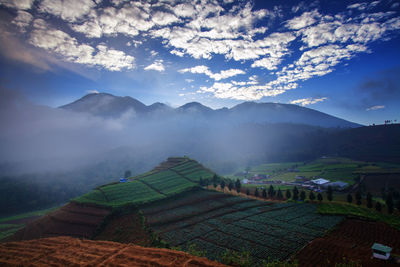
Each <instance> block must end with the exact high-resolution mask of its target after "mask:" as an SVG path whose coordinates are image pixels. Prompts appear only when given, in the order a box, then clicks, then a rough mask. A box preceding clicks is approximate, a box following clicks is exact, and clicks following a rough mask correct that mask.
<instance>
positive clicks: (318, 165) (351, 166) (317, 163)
mask: <svg viewBox="0 0 400 267" xmlns="http://www.w3.org/2000/svg"><path fill="white" fill-rule="evenodd" d="M255 174H267V175H270V178H268V179H267V180H274V181H284V182H293V181H295V178H296V176H304V177H305V178H307V179H313V178H316V177H322V178H325V179H328V180H331V181H343V182H346V183H348V184H350V185H352V184H354V183H355V179H357V178H359V177H361V176H363V175H366V176H367V177H368V176H370V175H371V176H374V175H375V176H377V175H378V176H381V177H382V175H383V176H385V177H387V176H388V175H389V176H393V177H398V176H399V175H400V165H399V164H394V163H381V162H363V161H355V160H351V159H347V158H335V157H329V158H320V159H317V160H314V161H311V162H284V163H266V164H260V165H257V166H253V167H251V168H249V170H248V173H247V175H246V174H245V170H244V168H242V169H240V171H239V172H236V175H235V174H229V175H227V177H229V178H231V179H237V178H239V179H244V178H249V177H252V176H253V175H255ZM385 179H389V180H390V181H389V183H390V184H393V185H394V187H395V188H396V186H397V188H399V184H398V179H390V178H385ZM372 180H375V179H373V178H372V179H371V181H372ZM371 188H372V186H371ZM379 190H380V188H379Z"/></svg>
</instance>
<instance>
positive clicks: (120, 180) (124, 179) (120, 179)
mask: <svg viewBox="0 0 400 267" xmlns="http://www.w3.org/2000/svg"><path fill="white" fill-rule="evenodd" d="M119 182H120V183H126V182H128V180H127V179H126V178H119Z"/></svg>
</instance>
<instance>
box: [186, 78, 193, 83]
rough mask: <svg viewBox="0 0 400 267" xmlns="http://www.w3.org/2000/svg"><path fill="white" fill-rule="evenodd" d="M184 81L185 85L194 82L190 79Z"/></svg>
mask: <svg viewBox="0 0 400 267" xmlns="http://www.w3.org/2000/svg"><path fill="white" fill-rule="evenodd" d="M185 81H186V82H187V83H192V82H194V80H192V79H185Z"/></svg>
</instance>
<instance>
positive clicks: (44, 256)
mask: <svg viewBox="0 0 400 267" xmlns="http://www.w3.org/2000/svg"><path fill="white" fill-rule="evenodd" d="M0 265H1V266H28V265H29V266H82V265H84V266H188V267H211V266H216V267H223V266H226V265H223V264H220V263H218V262H213V261H210V260H208V259H205V258H200V257H196V256H192V255H190V254H187V253H184V252H182V251H174V250H169V249H160V248H144V247H140V246H137V245H133V244H121V243H116V242H110V241H92V240H85V239H84V240H81V239H78V238H72V237H52V238H42V239H36V240H30V241H21V242H10V243H4V244H0Z"/></svg>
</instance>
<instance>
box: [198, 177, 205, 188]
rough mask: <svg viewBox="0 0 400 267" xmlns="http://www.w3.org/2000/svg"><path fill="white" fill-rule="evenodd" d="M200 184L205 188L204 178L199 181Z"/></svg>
mask: <svg viewBox="0 0 400 267" xmlns="http://www.w3.org/2000/svg"><path fill="white" fill-rule="evenodd" d="M199 184H200V185H201V186H204V181H203V177H200V181H199Z"/></svg>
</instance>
